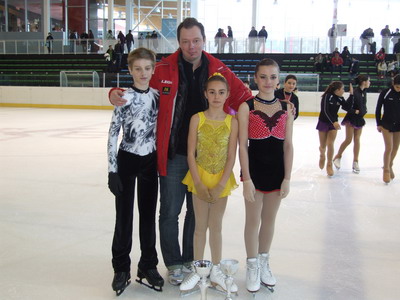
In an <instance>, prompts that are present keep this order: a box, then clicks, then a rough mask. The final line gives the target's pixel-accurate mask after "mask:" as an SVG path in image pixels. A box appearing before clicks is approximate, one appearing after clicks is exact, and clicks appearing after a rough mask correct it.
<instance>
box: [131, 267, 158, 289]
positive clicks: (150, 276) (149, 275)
mask: <svg viewBox="0 0 400 300" xmlns="http://www.w3.org/2000/svg"><path fill="white" fill-rule="evenodd" d="M137 277H138V278H139V279H136V282H139V283H140V284H143V285H145V286H147V287H148V288H151V289H153V290H155V291H157V292H162V287H163V285H164V279H163V278H162V277H161V275H160V273H158V271H157V269H150V270H145V271H142V270H140V269H139V268H138V271H137ZM143 278H146V281H147V283H145V282H143V281H142V280H143Z"/></svg>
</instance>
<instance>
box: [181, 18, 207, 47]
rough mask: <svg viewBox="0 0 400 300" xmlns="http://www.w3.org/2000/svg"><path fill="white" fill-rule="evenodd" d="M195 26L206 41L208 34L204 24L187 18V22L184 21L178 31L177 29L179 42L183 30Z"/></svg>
mask: <svg viewBox="0 0 400 300" xmlns="http://www.w3.org/2000/svg"><path fill="white" fill-rule="evenodd" d="M194 26H197V27H199V29H200V32H201V35H202V36H203V40H205V39H206V34H205V32H204V26H203V24H201V23H200V22H199V21H197V19H196V18H186V19H185V20H183V22H182V23H181V24H179V26H178V29H177V38H178V42H179V39H180V37H181V29H182V28H185V29H190V28H192V27H194Z"/></svg>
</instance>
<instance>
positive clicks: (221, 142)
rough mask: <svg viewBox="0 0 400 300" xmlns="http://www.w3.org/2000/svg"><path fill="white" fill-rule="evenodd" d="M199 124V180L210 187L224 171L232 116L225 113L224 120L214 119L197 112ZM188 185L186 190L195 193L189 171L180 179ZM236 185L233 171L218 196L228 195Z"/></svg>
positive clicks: (197, 154)
mask: <svg viewBox="0 0 400 300" xmlns="http://www.w3.org/2000/svg"><path fill="white" fill-rule="evenodd" d="M198 115H199V118H200V120H199V126H198V127H197V146H196V163H197V169H198V172H199V176H200V179H201V182H202V183H203V184H204V185H205V186H206V187H208V188H209V189H212V188H213V187H215V186H216V185H217V184H218V183H219V181H220V179H221V177H222V174H223V173H224V167H225V164H226V160H227V157H228V145H229V136H230V133H231V121H232V116H231V115H226V118H225V120H223V121H215V120H209V119H207V118H206V116H205V115H204V113H203V112H199V113H198ZM182 183H183V184H186V185H187V186H188V191H189V192H192V193H193V194H197V192H196V189H195V187H194V182H193V178H192V175H191V174H190V171H189V172H188V173H187V174H186V176H185V178H184V179H183V180H182ZM237 187H238V185H237V183H236V180H235V176H234V175H233V172H231V175H230V177H229V179H228V181H227V183H226V185H225V188H224V190H223V191H222V192H221V194H220V196H219V197H220V198H222V197H226V196H229V195H230V194H231V191H232V190H234V189H236V188H237Z"/></svg>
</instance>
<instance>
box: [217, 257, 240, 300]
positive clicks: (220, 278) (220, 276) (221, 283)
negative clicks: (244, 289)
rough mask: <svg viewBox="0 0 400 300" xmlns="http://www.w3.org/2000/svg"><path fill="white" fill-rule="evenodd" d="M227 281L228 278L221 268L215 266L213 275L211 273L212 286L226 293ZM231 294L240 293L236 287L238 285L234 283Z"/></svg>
mask: <svg viewBox="0 0 400 300" xmlns="http://www.w3.org/2000/svg"><path fill="white" fill-rule="evenodd" d="M225 279H226V276H225V274H224V273H223V272H222V271H221V268H220V266H219V264H218V265H214V266H213V267H212V269H211V273H210V281H211V285H212V286H213V287H214V288H215V289H217V290H219V291H221V292H224V293H226V284H225ZM231 293H233V294H236V295H237V293H238V287H237V285H236V283H234V282H233V283H232V286H231Z"/></svg>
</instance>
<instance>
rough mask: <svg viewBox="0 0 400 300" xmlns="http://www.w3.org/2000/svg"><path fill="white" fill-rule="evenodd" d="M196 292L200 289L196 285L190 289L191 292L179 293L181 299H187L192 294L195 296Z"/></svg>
mask: <svg viewBox="0 0 400 300" xmlns="http://www.w3.org/2000/svg"><path fill="white" fill-rule="evenodd" d="M197 292H200V288H199V286H198V285H196V286H195V287H194V288H192V289H191V290H187V291H181V293H180V296H181V298H183V297H187V296H190V295H193V294H196V293H197Z"/></svg>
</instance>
